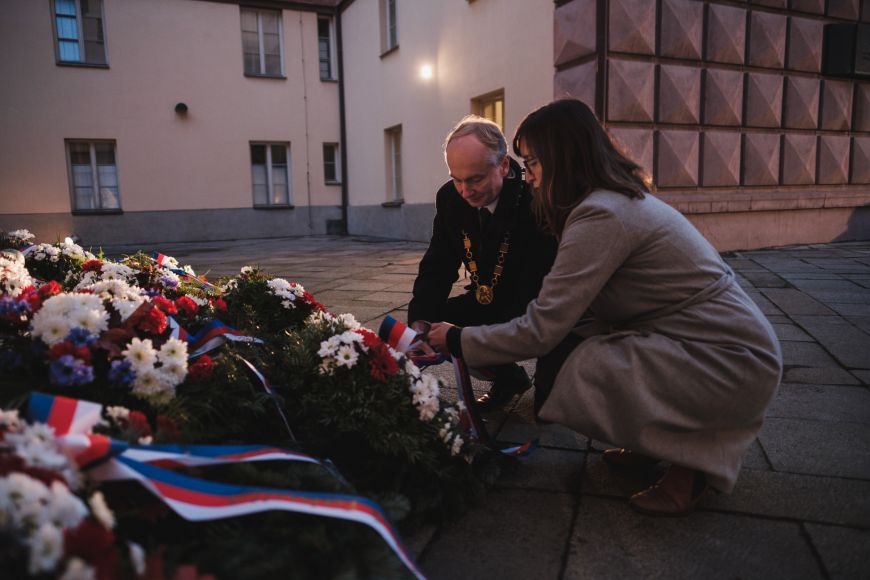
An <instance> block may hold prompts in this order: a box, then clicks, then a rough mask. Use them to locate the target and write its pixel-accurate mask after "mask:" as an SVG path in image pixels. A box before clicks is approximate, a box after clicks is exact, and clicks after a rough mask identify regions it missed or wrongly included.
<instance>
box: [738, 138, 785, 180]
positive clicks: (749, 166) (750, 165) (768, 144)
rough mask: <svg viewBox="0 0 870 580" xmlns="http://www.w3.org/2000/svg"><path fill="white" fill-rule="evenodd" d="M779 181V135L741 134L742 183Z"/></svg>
mask: <svg viewBox="0 0 870 580" xmlns="http://www.w3.org/2000/svg"><path fill="white" fill-rule="evenodd" d="M777 183H779V135H776V134H773V133H747V134H746V135H744V136H743V184H744V185H776V184H777Z"/></svg>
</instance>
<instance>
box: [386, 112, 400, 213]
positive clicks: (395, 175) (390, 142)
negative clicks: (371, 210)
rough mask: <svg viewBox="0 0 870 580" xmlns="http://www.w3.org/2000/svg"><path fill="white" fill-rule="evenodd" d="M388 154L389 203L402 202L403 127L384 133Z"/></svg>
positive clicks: (391, 128)
mask: <svg viewBox="0 0 870 580" xmlns="http://www.w3.org/2000/svg"><path fill="white" fill-rule="evenodd" d="M384 138H385V139H384V141H385V144H386V154H387V201H402V199H403V194H402V126H401V125H396V126H395V127H390V128H389V129H387V130H386V131H384Z"/></svg>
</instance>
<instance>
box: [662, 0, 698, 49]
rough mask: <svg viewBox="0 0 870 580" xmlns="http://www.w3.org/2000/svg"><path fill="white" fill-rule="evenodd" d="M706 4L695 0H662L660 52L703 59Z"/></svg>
mask: <svg viewBox="0 0 870 580" xmlns="http://www.w3.org/2000/svg"><path fill="white" fill-rule="evenodd" d="M703 26H704V4H703V3H701V2H696V1H695V0H662V27H661V40H660V44H661V47H660V53H661V55H662V56H670V57H674V58H691V59H695V60H700V59H701V51H702V47H703V45H702V43H701V32H702V30H703Z"/></svg>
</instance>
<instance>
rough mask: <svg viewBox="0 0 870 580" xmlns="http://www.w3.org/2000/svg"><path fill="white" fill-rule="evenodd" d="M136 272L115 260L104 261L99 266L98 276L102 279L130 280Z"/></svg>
mask: <svg viewBox="0 0 870 580" xmlns="http://www.w3.org/2000/svg"><path fill="white" fill-rule="evenodd" d="M135 274H136V272H135V271H134V270H133V268H131V267H130V266H127V265H124V264H117V263H115V262H106V263H104V264H103V267H102V268H100V278H101V279H103V280H121V281H124V282H126V281H128V280H130V279H131V278H132V277H133V276H134V275H135Z"/></svg>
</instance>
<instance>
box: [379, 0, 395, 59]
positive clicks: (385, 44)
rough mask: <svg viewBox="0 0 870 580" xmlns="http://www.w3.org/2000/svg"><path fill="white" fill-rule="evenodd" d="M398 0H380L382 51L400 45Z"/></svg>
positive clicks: (387, 50)
mask: <svg viewBox="0 0 870 580" xmlns="http://www.w3.org/2000/svg"><path fill="white" fill-rule="evenodd" d="M396 2H397V0H380V10H381V52H382V53H383V52H389V51H391V50H393V49H394V48H396V47H398V46H399V27H398V24H397V22H396Z"/></svg>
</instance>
